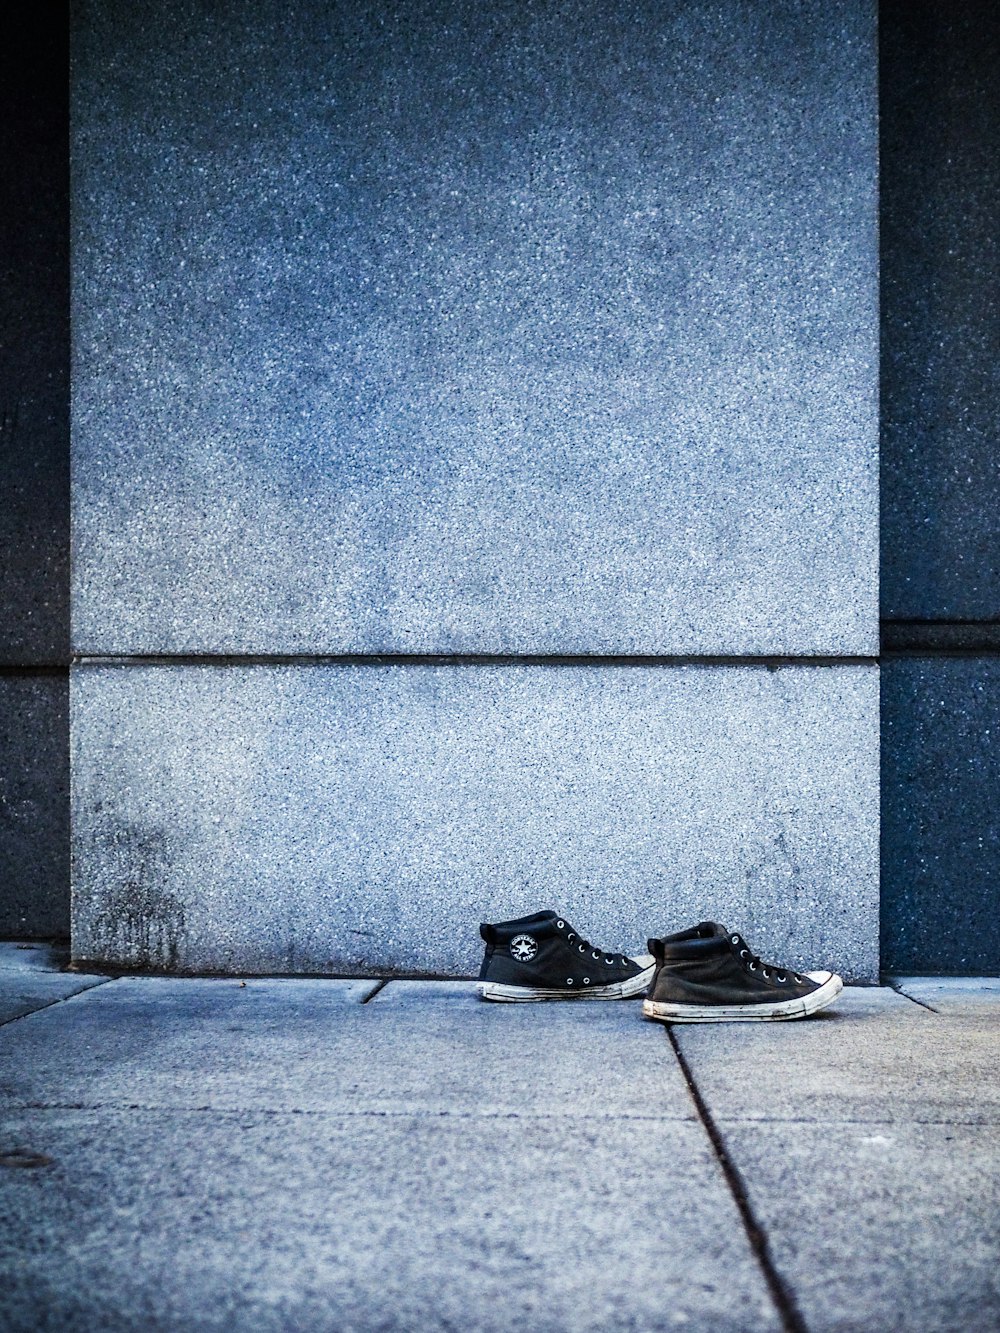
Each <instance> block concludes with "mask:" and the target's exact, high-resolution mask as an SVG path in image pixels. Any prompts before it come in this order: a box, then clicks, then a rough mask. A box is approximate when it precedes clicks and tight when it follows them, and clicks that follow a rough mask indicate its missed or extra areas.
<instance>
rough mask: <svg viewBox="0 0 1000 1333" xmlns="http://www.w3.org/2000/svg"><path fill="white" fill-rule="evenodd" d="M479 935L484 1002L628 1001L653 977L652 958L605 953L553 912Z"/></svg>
mask: <svg viewBox="0 0 1000 1333" xmlns="http://www.w3.org/2000/svg"><path fill="white" fill-rule="evenodd" d="M479 933H480V935H482V937H483V939H484V940H485V942H486V953H485V955H484V956H483V965H482V967H481V968H480V970H479V981H480V986H479V993H480V995H481V996H482V997H483V999H484V1000H507V1001H514V1002H517V1001H525V1000H628V999H630V998H631V997H633V996H636V995H641V994H642V992H643V991H644V990H645V989H646V987H647V986H648V985H649V980H650V978H651V977H652V975H653V960H652V958H649V957H640V958H629V957H628V956H627V955H626V954H620V953H616V954H609V953H605V952H604V950H603V949H597V948H595V947H594V946H593V945H592V944H591V943H590V942H589V941H588V940H585V939H584V938H583V936H582V935H580V934H579V932H578V931H575V930H574V929H573V927H572V926H571V925H570V924H569V922H568V921H567V920H566V919H565V918H564V917H561V916H557V915H556V913H555V912H536V913H535V914H534V916H522V917H519V918H518V919H517V920H516V921H499V922H497V923H496V924H495V925H488V924H486V923H485V922H484V924H483V925H481V926H480V927H479Z"/></svg>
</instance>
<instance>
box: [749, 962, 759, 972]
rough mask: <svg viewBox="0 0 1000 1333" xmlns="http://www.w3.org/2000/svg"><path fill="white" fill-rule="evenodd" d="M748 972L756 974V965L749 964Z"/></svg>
mask: <svg viewBox="0 0 1000 1333" xmlns="http://www.w3.org/2000/svg"><path fill="white" fill-rule="evenodd" d="M750 971H751V972H756V971H757V964H756V963H751V964H750Z"/></svg>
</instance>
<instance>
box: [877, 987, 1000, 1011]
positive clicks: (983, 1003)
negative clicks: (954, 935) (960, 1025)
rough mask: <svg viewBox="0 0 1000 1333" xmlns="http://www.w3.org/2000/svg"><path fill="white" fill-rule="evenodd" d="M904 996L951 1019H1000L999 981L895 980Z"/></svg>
mask: <svg viewBox="0 0 1000 1333" xmlns="http://www.w3.org/2000/svg"><path fill="white" fill-rule="evenodd" d="M892 981H893V985H894V986H896V987H898V989H899V990H900V991H901V992H902V994H903V995H906V996H908V997H909V998H910V999H913V1000H919V1002H920V1003H921V1004H926V1005H929V1006H930V1008H931V1009H933V1010H934V1011H935V1012H936V1013H938V1014H943V1015H945V1016H947V1017H948V1018H987V1019H988V1018H990V1017H992V1018H993V1020H994V1021H996V1019H997V1018H1000V977H893V979H892Z"/></svg>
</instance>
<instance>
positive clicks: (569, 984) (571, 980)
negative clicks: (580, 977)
mask: <svg viewBox="0 0 1000 1333" xmlns="http://www.w3.org/2000/svg"><path fill="white" fill-rule="evenodd" d="M572 984H573V978H572V977H567V978H566V985H567V986H572Z"/></svg>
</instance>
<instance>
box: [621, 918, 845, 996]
mask: <svg viewBox="0 0 1000 1333" xmlns="http://www.w3.org/2000/svg"><path fill="white" fill-rule="evenodd" d="M648 947H649V952H650V953H651V954H652V955H653V958H654V959H655V961H656V971H655V973H654V974H653V980H652V981H651V982H650V986H649V996H648V998H649V999H651V1000H656V1001H659V1002H660V1003H663V1004H691V1005H699V1006H709V1005H713V1004H717V1005H741V1004H774V1003H776V1002H779V1001H781V1000H793V999H798V998H799V997H801V996H803V995H809V994H811V993H812V992H813V991H815V990H818V989H819V983H818V982H815V981H812V980H811V979H810V978H809V977H806V976H803V975H802V974H801V973H798V972H795V971H793V970H791V969H789V968H786V967H776V966H775V965H774V964H772V963H765V962H762V960H761V959H760V958H758V957H757V956H756V954H754V953H753V952H752V951H751V950H750V948H749V946H748V945H747V943H746V941H745V940H744V939H743V936H742V935H740V934H739V933H738V932H736V931H727V930H726V928H725V926H720V925H719V924H718V922H716V921H702V922H700V923H699V924H698V925H697V926H692V927H691V929H690V930H682V931H679V932H678V933H677V934H676V935H667V936H666V937H665V938H664V939H651V940H649V942H648Z"/></svg>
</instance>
